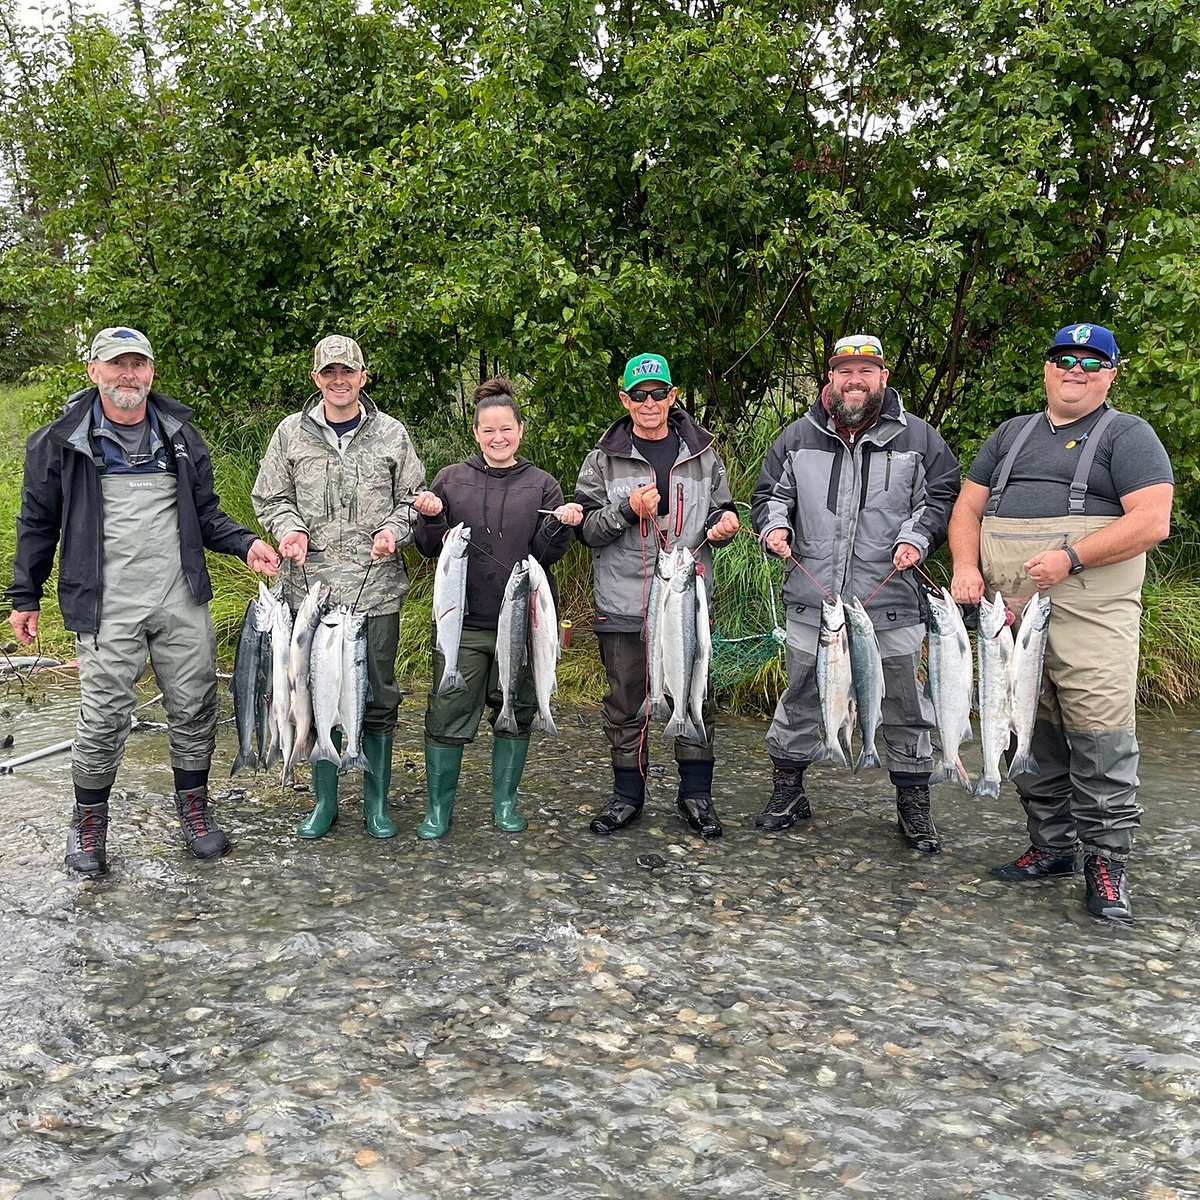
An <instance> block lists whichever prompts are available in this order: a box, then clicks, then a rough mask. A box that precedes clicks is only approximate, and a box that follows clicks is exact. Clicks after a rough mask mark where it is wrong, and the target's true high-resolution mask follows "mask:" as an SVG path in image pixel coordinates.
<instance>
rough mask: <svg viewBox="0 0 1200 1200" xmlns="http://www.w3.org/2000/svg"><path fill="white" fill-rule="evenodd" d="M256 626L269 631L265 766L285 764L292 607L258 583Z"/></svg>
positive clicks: (290, 732)
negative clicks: (268, 690)
mask: <svg viewBox="0 0 1200 1200" xmlns="http://www.w3.org/2000/svg"><path fill="white" fill-rule="evenodd" d="M256 620H257V622H258V627H259V628H260V629H262V630H263V631H265V632H269V633H270V635H271V642H270V646H271V691H270V704H269V706H268V721H267V724H268V727H269V729H270V745H269V747H268V749H267V757H266V762H265V764H264V765H265V766H267V767H271V766H274V765H275V763H277V762H283V763H284V764H285V766H286V764H287V763H288V762H289V760H290V759H291V757H292V745H293V743H294V742H295V736H296V731H295V728H294V727H293V725H292V693H291V689H290V687H289V686H288V676H287V668H288V654H289V652H290V650H291V645H292V610H291V609H290V608H288V606H287V604H286V603H285V602H284V601H283V599H282V598H281V596H280V594H279V593H278V592H268V591H267V587H266V584H263V583H260V584H259V585H258V608H257V610H256Z"/></svg>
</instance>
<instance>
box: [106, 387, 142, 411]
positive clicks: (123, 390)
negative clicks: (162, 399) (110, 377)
mask: <svg viewBox="0 0 1200 1200" xmlns="http://www.w3.org/2000/svg"><path fill="white" fill-rule="evenodd" d="M100 395H101V396H102V397H103V398H104V399H105V400H106V401H108V403H109V404H111V405H112V406H113V408H116V409H120V410H121V411H122V412H133V411H134V410H136V409H139V408H141V407H142V405H143V404H145V403H146V397H147V396H149V395H150V385H149V384H146V386H145V387H141V386H139V385H138V384H134V385H132V386H126V385H124V384H118V383H109V384H105V385H104V386H102V387H101V388H100Z"/></svg>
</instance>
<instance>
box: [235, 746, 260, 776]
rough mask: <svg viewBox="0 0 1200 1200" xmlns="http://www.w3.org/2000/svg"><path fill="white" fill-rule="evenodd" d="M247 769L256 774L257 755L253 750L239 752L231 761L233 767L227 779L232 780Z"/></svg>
mask: <svg viewBox="0 0 1200 1200" xmlns="http://www.w3.org/2000/svg"><path fill="white" fill-rule="evenodd" d="M247 767H251V768H252V769H253V770H254V771H255V773H257V772H258V755H257V754H255V753H254V751H253V750H239V751H238V755H237V758H235V759H234V760H233V766H232V767H230V769H229V778H230V779H232V778H233V777H234V776H235V775H236V774H237V773H238V772H239V771H244V770H245V769H246V768H247Z"/></svg>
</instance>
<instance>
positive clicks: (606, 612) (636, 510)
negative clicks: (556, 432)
mask: <svg viewBox="0 0 1200 1200" xmlns="http://www.w3.org/2000/svg"><path fill="white" fill-rule="evenodd" d="M618 394H619V396H620V399H621V405H622V407H623V408H624V409H625V413H626V415H625V416H624V417H622V418H620V420H618V421H617V422H616V423H615V424H614V425H612V426H611V427H610V428H609V430H608V431H607V432H606V433H605V434H604V436H603V437H602V438H601V439H600V443H599V445H598V446H597V447H596V449H595V450H593V451H592V452H591V453H590V454H589V455H588V456H587V458H586V459H585V460H584V463H583V466H582V467H581V468H580V471H579V482H578V483H577V484H576V487H575V499H576V501H577V502H578V503H579V504H581V505H582V506H583V523H582V524H581V525H580V526H579V527H578V530H577V533H578V536H579V539H580V541H582V542H583V543H584V545H586V546H588V547H590V548H591V551H592V562H593V568H594V570H593V576H594V582H593V587H594V592H595V608H596V618H595V621H596V625H595V627H596V640H597V642H598V643H599V646H600V658H601V661H602V662H603V663H604V670H605V674H606V675H607V679H608V691H607V693H606V695H605V697H604V702H603V706H602V709H601V713H602V718H603V721H604V732H605V734H606V735H607V737H608V740H609V743H610V745H611V746H612V765H613V791H612V796H611V797H610V799H609V803H608V807H607V808H606V809H605V811H604V812H602V813H601V814H600V815H599V816H597V817H596V819H595V820H594V821H592V823H591V830H592V832H593V833H596V834H601V835H606V834H610V833H614V832H615V831H616V830H618V829H624V828H625V826H627V825H629V824H631V823H632V822H633V821H636V820H637V818H638V817H639V816H641V813H642V805H643V803H644V802H645V796H646V770H647V766H648V762H649V750H648V740H649V730H648V727H647V726H648V721H649V716H648V715H642V714H643V706H644V705H645V702H646V693H647V679H648V675H647V664H646V642H645V625H646V604H647V600H648V598H649V595H650V588H651V584H652V583H653V579H654V570H655V565H656V564H657V561H658V551H659V547H660V546H663V545H667V546H671V547H675V546H686V547H687V548H688V549H689V550H694V551H695V552H696V558H697V560H698V562H699V563H700V564H701V565H702V569H704V570H711V567H712V551H711V549H710V547H711V546H712V545H719V544H721V543H723V542H727V541H729V539H730V538H732V537H733V535H734V534H735V533H737V531H738V518H737V512H736V510H735V508H734V504H733V497H732V496H731V495H730V494H729V485H728V483H727V482H726V479H725V464H724V463H723V462H722V461H721V459H720V457H719V456H718V455H717V452H716V450H715V449H714V448H713V437H712V434H710V433H709V432H708V431H707V430H705V429H702V428H701V427H700V426H699V425H697V424H696V422H695V421H693V420H692V418H691V417H690V416H689V415H688V414H687V413H686V412H684V411H683V410H682V409H681V408H677V407H676V406H675V400H676V398H677V396H678V388H676V387H675V385H674V384H673V383H672V382H671V370H670V367H669V366H668V365H667V360H666V359H665V358H663V357H662V355H660V354H635V355H634V356H633V358H631V359H630V360H629V362H628V363H627V364H626V366H625V373H624V376H623V378H622V386H621V389H620V391H619V393H618ZM645 711H646V712H648V706H646V708H645ZM703 717H704V741H703V742H698V741H693V740H689V739H686V738H676V739H675V760H676V763H677V764H678V767H679V795H678V798H677V800H676V806H677V808H678V809H679V814H680V816H682V817H683V819H684V820H685V821H686V822H687V824H688V827H689V828H690V829H692V830H693V831H694V832H695V833H698V834H699V835H700V836H701V837H703V838H717V837H720V836H721V832H722V830H721V822H720V820H719V819H718V818H717V814H716V810H715V809H714V807H713V802H712V776H713V744H712V743H713V731H714V722H713V705H712V701H711V698H709V697H706V699H705V702H704V710H703Z"/></svg>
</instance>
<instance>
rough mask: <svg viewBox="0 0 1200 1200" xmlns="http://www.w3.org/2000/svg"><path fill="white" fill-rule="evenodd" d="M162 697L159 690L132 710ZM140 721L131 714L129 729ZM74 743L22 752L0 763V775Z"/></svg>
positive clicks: (59, 743)
mask: <svg viewBox="0 0 1200 1200" xmlns="http://www.w3.org/2000/svg"><path fill="white" fill-rule="evenodd" d="M162 698H163V694H162V692H159V693H158V695H157V696H154V697H153V698H151V699H150V700H147V701H146V702H145V703H144V704H139V705H138V706H137V708H135V709H134V710H133V711H134V712H135V713H136V712H138V711H140V710H141V709H143V708H149V707H150V705H151V704H156V703H157V702H158V701H159V700H161V699H162ZM140 723H141V722H139V721H138V719H137V717H134V716H132V715H131V717H130V725H129V727H130V729H131V730H132V729H136V728H137V727H138V725H139V724H140ZM74 745H75V739H74V738H68V739H67V740H66V741H65V742H55V743H54V745H52V746H43V747H42V748H41V749H40V750H31V751H30V752H29V753H28V754H22V755H21V756H20V757H19V758H11V759H9V760H8V762H5V763H0V775H12V774H14V773H15V771H16V768H17V767H24V766H26V765H28V764H29V763H32V762H37V761H38V760H39V759H43V758H49V757H50V756H51V755H54V754H64V753H65V752H66V751H68V750H70V749H71V747H72V746H74Z"/></svg>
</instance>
